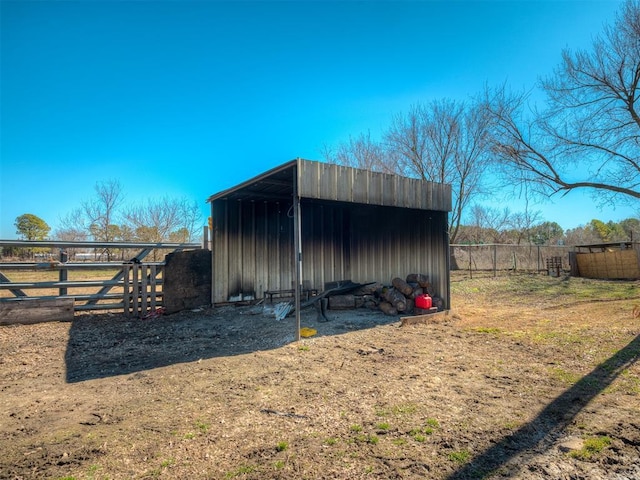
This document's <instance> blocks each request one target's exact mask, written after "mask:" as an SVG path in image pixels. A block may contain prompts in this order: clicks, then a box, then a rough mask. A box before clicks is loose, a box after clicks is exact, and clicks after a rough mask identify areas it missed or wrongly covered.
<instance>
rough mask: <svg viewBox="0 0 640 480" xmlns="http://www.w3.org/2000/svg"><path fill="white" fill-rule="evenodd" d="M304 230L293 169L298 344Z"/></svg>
mask: <svg viewBox="0 0 640 480" xmlns="http://www.w3.org/2000/svg"><path fill="white" fill-rule="evenodd" d="M301 244H302V228H301V222H300V197H299V196H298V169H297V168H294V169H293V256H294V262H293V266H294V270H295V272H294V273H295V276H294V278H295V282H296V285H295V288H294V301H295V309H296V337H295V338H296V342H299V341H300V294H301V293H302V288H301V287H302V251H301V247H302V245H301Z"/></svg>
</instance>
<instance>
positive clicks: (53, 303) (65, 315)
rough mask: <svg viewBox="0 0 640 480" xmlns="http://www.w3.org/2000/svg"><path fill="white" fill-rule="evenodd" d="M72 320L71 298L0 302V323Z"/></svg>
mask: <svg viewBox="0 0 640 480" xmlns="http://www.w3.org/2000/svg"><path fill="white" fill-rule="evenodd" d="M72 320H73V298H56V299H51V300H43V299H25V300H20V301H13V302H0V325H12V324H16V323H21V324H32V323H41V322H70V321H72Z"/></svg>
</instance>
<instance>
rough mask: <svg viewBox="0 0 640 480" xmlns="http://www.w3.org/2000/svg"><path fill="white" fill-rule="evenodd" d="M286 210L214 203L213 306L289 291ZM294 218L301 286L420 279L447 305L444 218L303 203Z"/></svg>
mask: <svg viewBox="0 0 640 480" xmlns="http://www.w3.org/2000/svg"><path fill="white" fill-rule="evenodd" d="M290 207H291V204H290V203H277V202H258V203H255V204H254V203H253V202H227V201H224V200H217V201H215V202H214V204H213V206H212V212H213V213H214V227H215V228H214V237H215V244H214V246H215V251H214V261H215V268H214V274H215V279H214V303H221V302H227V301H229V298H230V297H232V296H236V295H239V294H240V293H242V294H243V295H250V294H255V295H256V297H257V298H260V297H261V296H262V295H263V293H264V291H265V290H285V289H289V288H291V286H292V282H293V278H294V270H293V237H292V235H293V221H292V219H291V218H289V217H288V216H287V212H288V210H289V208H290ZM301 216H302V218H301V220H302V255H303V258H302V268H303V271H302V280H303V282H304V285H305V286H307V285H308V286H310V287H312V288H317V289H319V290H322V289H323V288H324V284H325V283H326V282H329V281H336V280H348V279H350V280H353V281H354V282H373V281H378V282H381V283H385V284H388V283H389V282H390V281H391V279H392V278H393V277H394V276H400V277H404V276H406V275H407V274H409V273H425V274H427V275H429V276H430V278H431V281H432V283H433V285H434V288H435V289H436V291H437V293H438V294H439V295H440V296H441V297H442V298H444V299H445V300H446V299H447V297H448V288H449V283H448V282H449V272H448V271H447V263H446V261H447V259H446V256H447V255H448V247H447V245H448V243H447V242H448V240H447V236H446V228H447V213H446V212H436V211H424V210H416V209H403V208H392V207H379V206H373V205H362V204H338V203H336V204H333V203H323V204H319V203H312V202H308V201H306V202H305V201H303V204H302V214H301ZM448 307H449V306H448V305H447V308H448Z"/></svg>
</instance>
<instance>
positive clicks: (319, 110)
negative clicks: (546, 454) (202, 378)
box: [0, 0, 634, 239]
mask: <svg viewBox="0 0 640 480" xmlns="http://www.w3.org/2000/svg"><path fill="white" fill-rule="evenodd" d="M0 5H1V11H0V15H1V30H2V33H1V49H2V50H1V60H0V61H1V65H0V66H1V70H0V74H1V79H0V80H1V83H0V88H1V92H0V93H1V122H2V123H1V125H0V128H1V134H2V138H1V142H2V144H1V157H0V238H5V239H8V238H15V236H16V235H15V227H14V225H13V223H14V221H15V218H16V217H17V216H19V215H21V214H23V213H33V214H35V215H38V216H39V217H41V218H43V219H44V220H45V221H47V223H49V225H50V226H52V227H53V228H54V229H55V228H56V227H57V226H58V221H59V219H60V218H61V217H63V216H65V215H66V214H68V213H69V212H71V211H72V210H73V209H75V208H77V207H79V206H80V203H81V202H82V201H85V200H89V199H91V198H92V197H93V196H94V190H93V187H94V185H95V184H96V182H98V181H103V180H109V179H117V180H119V181H120V182H121V184H122V187H123V191H124V194H125V196H126V198H127V201H128V202H130V203H142V201H143V200H145V199H147V198H158V197H162V196H170V197H176V198H181V197H185V196H186V197H189V198H192V199H194V200H197V201H198V202H199V203H200V204H201V205H202V211H203V220H204V219H206V216H207V215H208V205H207V204H206V203H205V201H206V198H207V197H208V196H209V195H211V194H213V193H216V192H218V191H220V190H223V189H225V188H228V187H230V186H233V185H235V184H237V183H240V182H242V181H244V180H246V179H248V178H250V177H251V176H254V175H257V174H259V173H262V172H263V171H265V170H268V169H270V168H273V167H275V166H277V165H280V164H282V163H284V162H286V161H288V160H291V159H293V158H296V157H302V158H307V159H317V160H320V159H322V157H321V151H322V148H323V147H324V146H325V145H328V146H331V145H336V144H337V143H338V142H340V141H344V140H347V139H348V137H349V136H350V135H354V136H355V135H358V134H359V133H361V132H366V131H370V132H371V134H372V136H374V137H375V136H376V135H378V134H379V133H380V132H381V131H382V130H383V129H385V128H386V127H387V126H388V125H389V123H390V120H391V117H392V116H393V115H394V114H397V113H400V112H403V111H406V110H407V109H408V108H409V107H410V106H411V105H412V104H414V103H416V102H425V103H426V102H429V101H431V100H433V99H438V98H444V97H447V98H452V99H459V100H466V99H467V98H469V97H470V96H472V95H474V94H476V93H478V92H480V91H481V90H482V88H483V86H484V85H485V84H489V85H498V84H500V83H502V82H505V81H506V82H507V83H508V84H509V85H511V86H512V87H514V88H531V87H533V85H534V83H535V82H536V80H537V79H538V77H540V76H544V75H547V74H549V73H550V72H551V71H552V70H553V68H554V67H555V66H556V65H557V64H558V62H559V60H560V54H561V50H562V49H563V48H565V47H570V48H582V47H588V45H589V44H590V41H591V38H592V37H593V36H594V35H596V34H598V33H599V32H601V30H602V26H603V24H604V23H611V22H612V21H613V18H614V16H615V12H616V10H617V8H618V7H619V5H620V3H619V2H617V1H614V0H609V1H604V0H602V1H577V0H576V1H549V2H545V1H523V2H517V1H507V0H503V1H494V2H489V1H471V2H463V1H447V2H445V1H442V2H438V1H423V2H375V1H363V2H352V1H340V2H320V1H295V2H294V1H290V2H270V1H261V2H216V1H197V2H196V1H188V0H186V1H171V2H170V1H134V2H130V1H91V0H87V1H75V2H72V1H42V2H37V1H17V2H12V1H5V0H2V1H1V3H0ZM501 200H502V198H499V199H498V201H501ZM534 208H535V209H539V210H541V211H542V213H543V216H544V218H545V219H546V220H550V221H557V222H558V223H559V224H560V225H561V226H563V227H564V228H572V227H575V226H577V225H581V224H586V223H587V222H588V221H589V220H591V219H592V218H600V219H602V220H605V221H608V220H616V221H617V220H621V219H623V218H626V217H629V216H632V215H633V214H634V210H633V209H631V208H629V207H621V206H619V207H618V208H616V209H615V210H614V209H612V208H611V207H607V208H604V209H599V208H597V206H596V205H595V204H594V203H593V202H592V201H591V199H590V197H589V196H588V195H580V194H574V193H572V194H570V195H568V196H567V197H564V198H562V199H556V200H555V203H554V204H545V205H536V206H535V207H534ZM511 209H512V210H513V211H516V210H518V205H517V204H516V203H513V204H512V205H511ZM203 224H204V221H203Z"/></svg>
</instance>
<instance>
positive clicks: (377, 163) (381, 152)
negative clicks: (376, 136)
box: [323, 132, 393, 173]
mask: <svg viewBox="0 0 640 480" xmlns="http://www.w3.org/2000/svg"><path fill="white" fill-rule="evenodd" d="M323 150H324V151H323V156H324V158H325V160H327V161H328V162H331V163H335V164H338V165H344V166H347V167H354V168H362V169H365V170H370V171H373V172H385V173H392V172H393V166H392V165H391V164H390V162H389V159H388V157H387V152H386V151H385V149H384V146H383V145H382V144H380V143H379V142H376V141H374V140H372V139H371V132H367V133H366V134H364V133H361V134H360V135H358V136H357V137H351V136H349V140H348V141H346V142H342V143H340V144H338V145H337V147H335V148H331V147H327V146H325V147H324V149H323Z"/></svg>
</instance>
